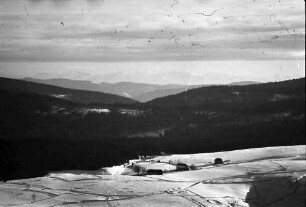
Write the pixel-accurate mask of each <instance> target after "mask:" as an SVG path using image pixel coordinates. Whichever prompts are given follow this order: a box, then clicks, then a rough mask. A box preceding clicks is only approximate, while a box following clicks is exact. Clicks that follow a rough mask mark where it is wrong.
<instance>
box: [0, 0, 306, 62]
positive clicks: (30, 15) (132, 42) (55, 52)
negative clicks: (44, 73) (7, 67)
mask: <svg viewBox="0 0 306 207" xmlns="http://www.w3.org/2000/svg"><path fill="white" fill-rule="evenodd" d="M172 4H173V1H170V0H155V1H152V0H105V1H100V0H87V1H86V0H75V1H71V0H63V1H62V0H61V1H60V0H40V1H39V0H23V1H22V0H20V1H19V6H17V7H16V2H15V1H5V2H4V3H3V4H2V10H3V11H4V12H3V13H0V23H1V26H0V38H1V42H0V47H1V48H2V49H1V50H0V59H1V60H2V61H21V60H26V61H39V60H40V59H46V60H49V61H76V60H82V61H86V60H87V61H127V60H130V61H150V60H160V61H166V60H222V59H223V60H237V59H241V60H268V59H271V60H275V59H294V58H297V57H298V58H301V56H297V55H294V54H297V53H298V52H299V51H303V50H305V49H304V48H305V47H304V43H305V36H304V33H305V22H304V19H305V16H304V10H303V8H302V7H301V6H304V4H303V2H302V3H301V1H296V0H293V1H289V0H284V1H282V2H281V3H280V2H269V1H255V2H254V1H238V0H228V1H221V0H215V1H200V0H191V1H190V0H188V1H187V0H180V1H179V3H178V4H177V5H175V6H171V5H172ZM23 6H25V7H26V8H27V12H26V11H25V10H24V7H23ZM216 10H218V11H216ZM214 11H216V12H215V13H214ZM201 13H205V14H213V15H211V16H204V15H202V14H201Z"/></svg>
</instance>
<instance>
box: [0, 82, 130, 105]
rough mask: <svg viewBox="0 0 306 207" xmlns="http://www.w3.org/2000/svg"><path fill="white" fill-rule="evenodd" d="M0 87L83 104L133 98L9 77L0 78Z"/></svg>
mask: <svg viewBox="0 0 306 207" xmlns="http://www.w3.org/2000/svg"><path fill="white" fill-rule="evenodd" d="M0 89H2V90H6V91H13V92H27V93H33V94H39V95H46V96H51V97H56V98H60V99H63V100H68V101H71V102H74V103H83V104H92V103H98V104H132V103H136V101H135V100H133V99H130V98H125V97H121V96H117V95H113V94H107V93H101V92H94V91H85V90H75V89H68V88H62V87H57V86H51V85H46V84H41V83H34V82H28V81H24V80H16V79H9V78H0Z"/></svg>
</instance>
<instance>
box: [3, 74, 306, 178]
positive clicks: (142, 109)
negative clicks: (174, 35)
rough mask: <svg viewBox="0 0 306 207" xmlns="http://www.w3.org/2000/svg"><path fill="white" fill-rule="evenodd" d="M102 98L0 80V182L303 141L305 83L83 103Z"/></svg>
mask: <svg viewBox="0 0 306 207" xmlns="http://www.w3.org/2000/svg"><path fill="white" fill-rule="evenodd" d="M41 94H43V95H41ZM69 94H70V96H69ZM71 94H72V96H71ZM88 94H89V95H88ZM63 95H65V96H63ZM100 95H101V93H96V92H90V91H78V90H72V89H65V88H59V87H55V86H50V85H44V84H37V83H29V82H25V81H17V80H12V79H0V97H1V102H0V166H1V167H2V168H1V169H4V170H2V171H0V180H4V179H17V178H26V177H33V176H41V175H44V174H45V173H47V172H49V171H60V170H69V169H71V170H76V169H78V170H88V169H99V168H101V167H105V166H112V165H117V164H122V163H123V162H125V161H126V160H127V159H130V158H137V157H138V156H139V155H152V154H155V155H156V154H160V152H166V153H170V154H171V153H179V154H181V153H200V152H211V151H224V150H233V149H245V148H253V147H267V146H280V145H299V144H305V142H306V140H305V78H302V79H297V80H290V81H283V82H276V83H266V84H256V85H247V86H209V87H203V88H199V89H192V90H189V91H187V92H183V93H180V94H177V95H172V96H168V97H165V98H159V99H155V100H153V101H150V102H147V103H137V104H125V105H124V104H120V105H119V104H116V105H113V104H111V105H107V104H94V105H88V104H82V103H84V100H83V99H86V97H90V98H89V99H86V103H90V102H89V101H92V100H95V101H96V100H97V97H98V96H100ZM102 95H103V96H102ZM102 95H101V96H102V97H105V94H102ZM74 96H75V98H74V99H73V98H66V97H74ZM95 96H97V97H95ZM111 96H112V95H111ZM56 97H57V98H56ZM115 97H116V96H115ZM64 98H65V99H64ZM119 98H122V97H119ZM123 99H124V98H123ZM78 100H83V101H82V103H79V102H81V101H78ZM98 100H99V98H98ZM124 100H125V99H124ZM127 100H129V101H128V103H131V101H130V99H127ZM111 103H113V102H111Z"/></svg>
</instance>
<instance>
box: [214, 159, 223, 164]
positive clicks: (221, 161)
mask: <svg viewBox="0 0 306 207" xmlns="http://www.w3.org/2000/svg"><path fill="white" fill-rule="evenodd" d="M215 164H216V165H218V164H223V160H222V159H221V158H216V159H215Z"/></svg>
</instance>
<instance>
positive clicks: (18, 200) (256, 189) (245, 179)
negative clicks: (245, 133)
mask: <svg viewBox="0 0 306 207" xmlns="http://www.w3.org/2000/svg"><path fill="white" fill-rule="evenodd" d="M305 150H306V146H305V145H303V146H290V147H286V146H285V147H269V148H259V149H247V150H237V151H229V152H216V153H203V154H194V155H171V156H161V157H156V158H154V159H153V161H151V162H143V161H142V162H139V163H136V164H134V165H133V166H137V165H138V166H140V167H144V168H146V169H160V168H161V169H163V170H164V171H165V172H167V170H168V169H169V171H170V172H168V173H164V174H163V175H147V176H128V175H120V174H124V173H126V172H127V171H131V169H129V168H125V167H124V166H123V165H122V166H116V167H114V168H107V169H104V170H101V171H96V172H59V173H52V174H49V175H48V176H46V177H40V178H33V179H26V180H14V181H8V182H3V183H0V206H23V207H24V206H26V207H28V206H137V207H139V206H171V207H172V206H213V207H215V206H246V207H247V206H250V207H255V206H269V207H270V206H271V207H272V206H275V207H282V206H284V207H287V206H288V207H289V206H290V207H291V206H294V207H295V206H297V207H298V206H301V207H302V206H305V201H306V196H305V195H306V186H305V180H306V160H305V158H306V152H305ZM217 157H219V158H222V159H223V160H226V162H225V164H221V165H214V164H212V162H213V161H214V159H215V158H217ZM154 161H155V162H154ZM157 161H158V162H157ZM178 162H180V163H188V165H191V164H193V165H195V166H197V167H196V169H195V170H191V171H183V172H173V169H174V168H172V167H171V166H174V165H175V163H178ZM105 174H109V175H105Z"/></svg>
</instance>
